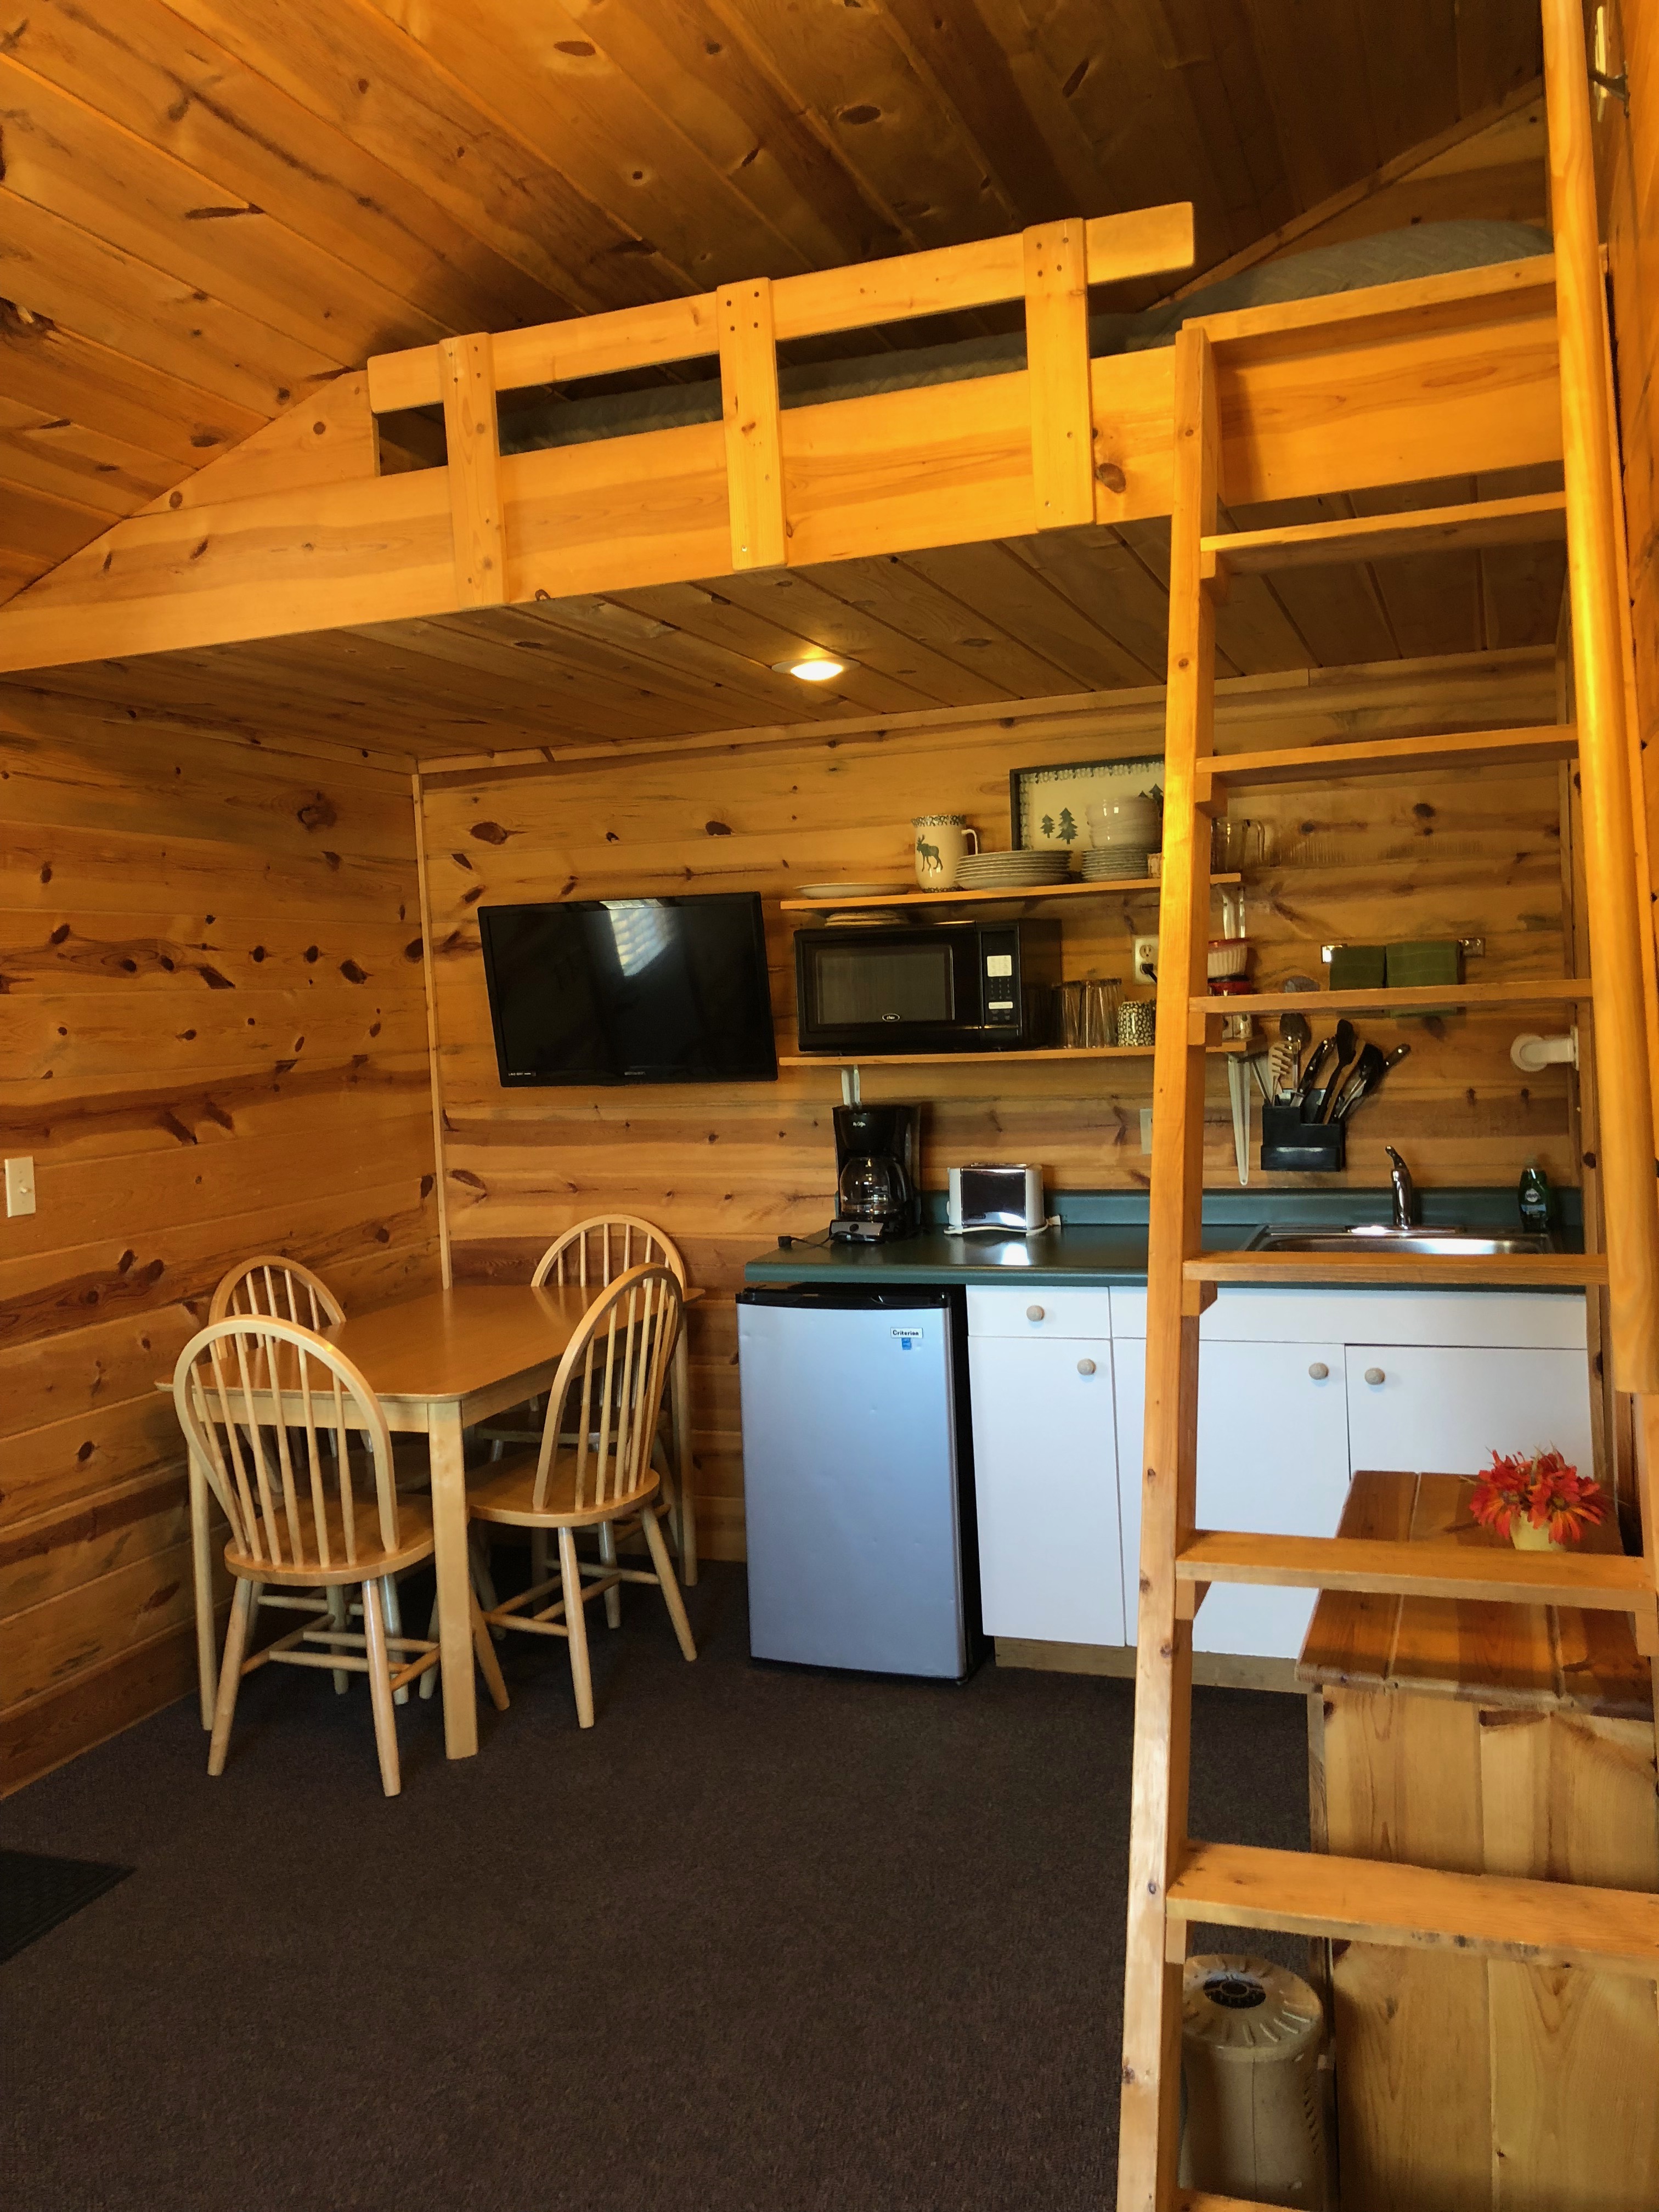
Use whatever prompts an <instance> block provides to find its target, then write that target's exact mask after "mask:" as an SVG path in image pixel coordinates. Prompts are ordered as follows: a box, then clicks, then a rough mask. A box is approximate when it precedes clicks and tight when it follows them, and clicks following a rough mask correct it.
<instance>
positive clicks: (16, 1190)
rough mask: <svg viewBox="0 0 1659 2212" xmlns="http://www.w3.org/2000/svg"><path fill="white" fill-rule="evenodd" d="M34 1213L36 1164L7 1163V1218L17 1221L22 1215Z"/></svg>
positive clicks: (17, 1161)
mask: <svg viewBox="0 0 1659 2212" xmlns="http://www.w3.org/2000/svg"><path fill="white" fill-rule="evenodd" d="M33 1211H34V1162H33V1160H31V1159H15V1160H8V1161H7V1162H6V1218H7V1220H8V1221H15V1219H16V1218H17V1217H18V1215H19V1214H20V1213H33Z"/></svg>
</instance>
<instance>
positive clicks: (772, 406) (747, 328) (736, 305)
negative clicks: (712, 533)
mask: <svg viewBox="0 0 1659 2212" xmlns="http://www.w3.org/2000/svg"><path fill="white" fill-rule="evenodd" d="M716 296H717V300H718V303H719V304H718V308H717V314H716V319H717V323H718V326H719V330H720V402H721V412H722V414H723V416H724V418H725V422H726V493H727V496H728V498H729V500H730V502H731V510H732V567H733V568H737V569H742V568H781V567H782V566H783V562H784V558H785V547H786V544H787V537H788V532H787V530H786V529H785V526H784V515H783V454H782V449H781V439H780V434H779V428H778V349H777V343H776V340H775V336H774V333H773V325H772V284H771V280H770V278H769V277H766V276H757V277H754V278H751V279H750V282H749V283H745V284H724V285H722V286H721V287H720V292H719V293H718V295H716Z"/></svg>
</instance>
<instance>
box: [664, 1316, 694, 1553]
mask: <svg viewBox="0 0 1659 2212" xmlns="http://www.w3.org/2000/svg"><path fill="white" fill-rule="evenodd" d="M669 1404H670V1406H671V1409H672V1413H673V1422H672V1426H673V1431H674V1456H675V1461H676V1465H675V1468H674V1487H675V1488H676V1490H678V1492H679V1498H678V1509H679V1512H678V1518H679V1532H678V1533H679V1540H680V1580H681V1581H682V1582H683V1583H684V1584H685V1585H686V1587H687V1589H690V1586H691V1584H692V1583H695V1582H696V1579H697V1509H696V1504H694V1503H693V1500H692V1497H691V1360H690V1354H689V1353H688V1352H687V1350H686V1346H685V1330H684V1327H682V1328H681V1330H680V1340H679V1342H678V1344H677V1345H676V1346H674V1367H673V1372H672V1374H671V1376H670V1377H669Z"/></svg>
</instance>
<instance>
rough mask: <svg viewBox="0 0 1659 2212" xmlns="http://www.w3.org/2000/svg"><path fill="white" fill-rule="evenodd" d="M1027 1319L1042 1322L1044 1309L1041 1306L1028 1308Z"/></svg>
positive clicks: (1026, 1311) (1026, 1310)
mask: <svg viewBox="0 0 1659 2212" xmlns="http://www.w3.org/2000/svg"><path fill="white" fill-rule="evenodd" d="M1025 1318H1026V1320H1027V1321H1041V1320H1042V1307H1041V1306H1027V1307H1026V1309H1025Z"/></svg>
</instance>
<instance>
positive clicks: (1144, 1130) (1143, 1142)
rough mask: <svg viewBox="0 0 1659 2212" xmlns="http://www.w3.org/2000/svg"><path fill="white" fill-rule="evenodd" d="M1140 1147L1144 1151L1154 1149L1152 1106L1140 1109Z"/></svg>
mask: <svg viewBox="0 0 1659 2212" xmlns="http://www.w3.org/2000/svg"><path fill="white" fill-rule="evenodd" d="M1140 1149H1141V1151H1142V1152H1151V1151H1152V1108H1151V1107H1150V1106H1143V1107H1142V1108H1141V1109H1140Z"/></svg>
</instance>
